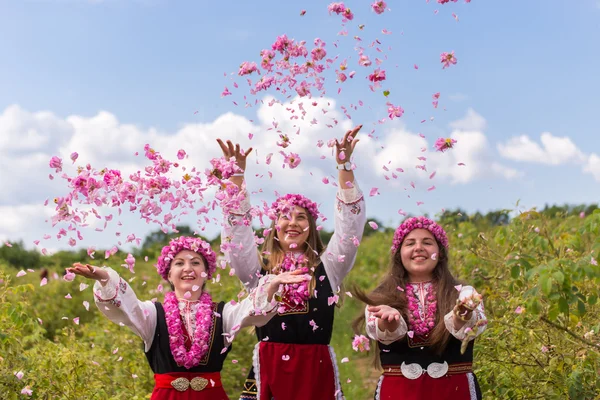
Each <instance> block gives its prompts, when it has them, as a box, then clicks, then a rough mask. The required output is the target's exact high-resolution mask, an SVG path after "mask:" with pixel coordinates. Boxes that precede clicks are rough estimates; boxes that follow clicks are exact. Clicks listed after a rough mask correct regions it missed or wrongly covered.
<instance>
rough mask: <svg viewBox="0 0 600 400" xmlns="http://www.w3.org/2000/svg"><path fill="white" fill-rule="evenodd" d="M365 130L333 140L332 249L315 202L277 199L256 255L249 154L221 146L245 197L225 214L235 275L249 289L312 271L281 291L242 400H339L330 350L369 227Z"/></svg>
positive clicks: (225, 243) (261, 333)
mask: <svg viewBox="0 0 600 400" xmlns="http://www.w3.org/2000/svg"><path fill="white" fill-rule="evenodd" d="M360 128H361V127H360V126H359V127H357V128H355V129H353V130H350V131H348V132H346V135H345V136H344V138H343V140H342V141H341V142H338V141H337V140H335V150H336V160H337V162H338V170H339V190H338V194H337V202H336V203H337V206H336V212H335V233H334V235H333V236H332V238H331V239H330V241H329V244H328V245H327V248H325V246H324V245H323V243H322V242H321V238H320V236H319V231H318V229H317V225H316V221H317V219H318V218H319V217H320V213H319V210H318V208H317V204H316V203H314V202H312V201H311V200H309V199H307V198H306V197H304V196H302V195H299V194H288V195H285V196H281V197H279V198H278V199H277V200H276V201H275V202H274V203H273V204H272V206H271V207H270V209H269V210H267V212H266V214H267V215H268V216H269V218H271V219H272V220H273V222H272V224H271V227H270V228H268V229H267V230H266V231H265V232H264V234H265V235H266V237H265V239H264V244H263V248H262V252H260V253H259V252H258V251H257V247H256V242H255V236H254V232H253V231H252V225H251V208H250V203H249V200H248V195H247V192H246V191H245V190H244V185H243V171H244V170H245V168H246V156H247V155H248V154H249V153H250V151H251V150H252V149H249V150H247V151H246V152H241V151H240V147H239V145H237V146H236V147H235V148H234V145H233V143H231V142H229V141H228V142H227V144H225V143H223V142H222V141H220V140H219V144H220V145H221V149H222V150H223V154H224V156H225V158H226V159H232V158H234V159H235V160H236V162H237V166H238V167H239V169H240V170H241V171H242V172H240V173H238V174H237V176H233V177H232V182H233V183H234V184H235V185H237V186H238V187H239V188H240V189H241V190H240V192H241V193H242V194H244V200H243V201H242V202H240V204H239V206H238V207H237V209H228V210H225V219H226V221H225V223H224V226H223V233H222V249H223V251H224V252H225V254H226V255H227V256H228V257H229V261H230V263H231V267H232V269H233V270H234V271H235V273H236V275H237V276H238V277H239V278H240V280H241V281H242V282H244V283H245V284H246V285H247V286H248V287H249V288H254V287H255V286H256V285H257V283H258V281H259V278H260V277H261V275H264V274H267V273H269V272H271V273H282V272H284V271H308V273H309V274H310V275H311V277H312V279H311V281H310V282H309V283H308V285H295V286H294V285H292V286H289V285H288V287H287V288H286V289H285V290H284V295H283V298H282V302H281V306H280V307H279V309H278V314H277V316H276V317H274V318H273V319H272V320H271V321H269V323H267V324H266V325H264V326H263V327H260V328H257V329H256V333H257V336H258V339H259V342H258V344H257V345H256V347H255V350H254V357H253V366H252V367H253V368H252V370H251V371H250V374H249V376H248V379H247V380H246V383H245V387H244V390H243V392H242V395H241V397H240V399H257V398H258V399H261V400H271V399H272V398H275V399H285V400H306V399H311V400H333V399H338V400H339V399H342V398H343V395H342V392H341V388H340V382H339V376H338V373H337V365H336V361H335V353H334V351H333V348H332V347H331V346H329V343H330V341H331V335H332V331H333V318H334V308H335V303H336V302H337V299H338V295H337V293H338V292H339V291H340V288H339V287H340V285H341V284H342V280H343V279H344V277H345V276H346V275H347V274H348V272H349V271H350V269H351V268H352V266H353V265H354V260H355V258H356V252H357V246H358V243H359V242H360V239H361V237H362V233H363V229H364V225H365V219H366V218H365V205H364V200H363V195H362V192H361V191H360V189H359V188H358V185H357V184H356V182H355V180H354V173H353V165H352V164H351V163H350V157H351V155H352V152H353V150H354V146H355V145H356V143H358V139H356V135H357V134H358V131H359V130H360Z"/></svg>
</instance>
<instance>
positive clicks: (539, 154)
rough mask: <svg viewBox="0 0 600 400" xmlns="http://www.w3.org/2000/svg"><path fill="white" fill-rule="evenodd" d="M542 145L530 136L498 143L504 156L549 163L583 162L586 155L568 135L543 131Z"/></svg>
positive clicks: (511, 158) (517, 159)
mask: <svg viewBox="0 0 600 400" xmlns="http://www.w3.org/2000/svg"><path fill="white" fill-rule="evenodd" d="M540 142H541V145H540V144H538V143H536V142H534V141H533V140H531V139H530V138H529V136H526V135H521V136H518V137H513V138H511V139H510V140H508V142H506V143H505V144H502V143H499V144H498V152H499V153H500V155H501V156H502V157H504V158H508V159H510V160H515V161H525V162H533V163H541V164H548V165H561V164H566V163H582V162H583V161H584V160H585V156H584V155H583V153H582V152H581V150H579V149H578V148H577V146H576V145H575V144H574V143H573V142H572V141H571V139H570V138H569V137H567V136H564V137H558V136H553V135H552V134H551V133H549V132H544V133H542V135H541V137H540Z"/></svg>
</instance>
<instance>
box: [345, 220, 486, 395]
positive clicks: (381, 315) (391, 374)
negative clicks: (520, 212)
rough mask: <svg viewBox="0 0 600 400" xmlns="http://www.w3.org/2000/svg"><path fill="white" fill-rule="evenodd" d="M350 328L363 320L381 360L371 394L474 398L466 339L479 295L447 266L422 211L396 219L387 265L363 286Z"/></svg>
mask: <svg viewBox="0 0 600 400" xmlns="http://www.w3.org/2000/svg"><path fill="white" fill-rule="evenodd" d="M355 292H356V293H355V296H356V297H357V298H358V299H360V300H362V301H364V302H365V303H367V304H368V305H367V307H366V309H365V312H364V314H363V315H361V316H360V317H359V318H358V319H357V320H356V321H355V324H354V327H355V330H357V331H358V328H359V327H360V326H361V325H362V324H363V323H365V321H366V330H367V334H368V336H369V337H370V338H371V339H373V340H375V341H376V342H377V344H378V349H379V355H378V359H377V361H378V364H380V365H381V366H382V367H383V375H382V376H381V378H380V379H379V383H378V385H377V389H376V392H375V399H376V400H379V399H386V400H392V399H402V400H420V399H433V398H435V399H452V400H463V399H464V400H475V399H481V392H480V390H479V385H478V384H477V379H476V377H475V375H474V374H473V369H472V362H473V339H475V337H477V336H478V335H479V334H481V333H482V332H483V331H484V330H485V325H486V323H487V320H486V318H485V315H484V310H483V303H482V302H481V295H480V294H479V293H477V292H476V291H475V289H473V288H472V287H471V286H462V285H460V284H459V282H458V281H457V280H456V279H455V278H454V277H453V276H452V274H451V273H450V270H449V269H448V238H447V236H446V232H445V231H444V229H443V228H442V227H441V226H440V225H438V224H436V223H435V222H434V221H432V220H430V219H428V218H426V217H413V218H409V219H407V220H406V221H405V222H404V223H402V224H401V225H400V226H399V227H398V229H397V230H396V233H395V234H394V240H393V244H392V260H391V270H390V272H389V273H388V274H386V276H385V278H384V280H383V281H382V282H381V283H380V284H379V286H377V287H376V288H375V290H373V292H371V293H370V294H368V295H367V294H365V293H363V292H362V291H361V290H358V289H357V290H356V291H355Z"/></svg>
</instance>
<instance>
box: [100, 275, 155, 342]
mask: <svg viewBox="0 0 600 400" xmlns="http://www.w3.org/2000/svg"><path fill="white" fill-rule="evenodd" d="M104 269H105V270H106V272H108V276H109V278H108V282H107V283H106V285H104V286H102V284H101V283H100V282H98V281H96V283H95V284H94V299H95V301H96V306H98V309H99V310H100V311H101V312H102V313H103V314H104V315H106V316H107V317H108V319H110V320H111V321H113V322H114V323H117V324H123V325H126V326H128V327H129V328H130V329H131V330H132V331H133V332H134V333H135V334H136V335H138V336H139V337H140V338H142V340H143V341H144V347H145V351H148V350H150V347H151V346H152V341H153V340H154V332H155V330H156V307H155V305H154V303H152V302H151V301H140V300H138V298H137V296H136V295H135V292H134V291H133V289H131V287H130V286H129V284H128V283H127V282H126V281H125V280H124V279H123V278H121V277H120V276H119V274H118V273H117V272H116V271H115V270H113V269H112V268H109V267H104Z"/></svg>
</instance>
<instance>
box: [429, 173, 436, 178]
mask: <svg viewBox="0 0 600 400" xmlns="http://www.w3.org/2000/svg"><path fill="white" fill-rule="evenodd" d="M434 176H435V171H433V172H432V173H431V175H429V179H433V177H434Z"/></svg>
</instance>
